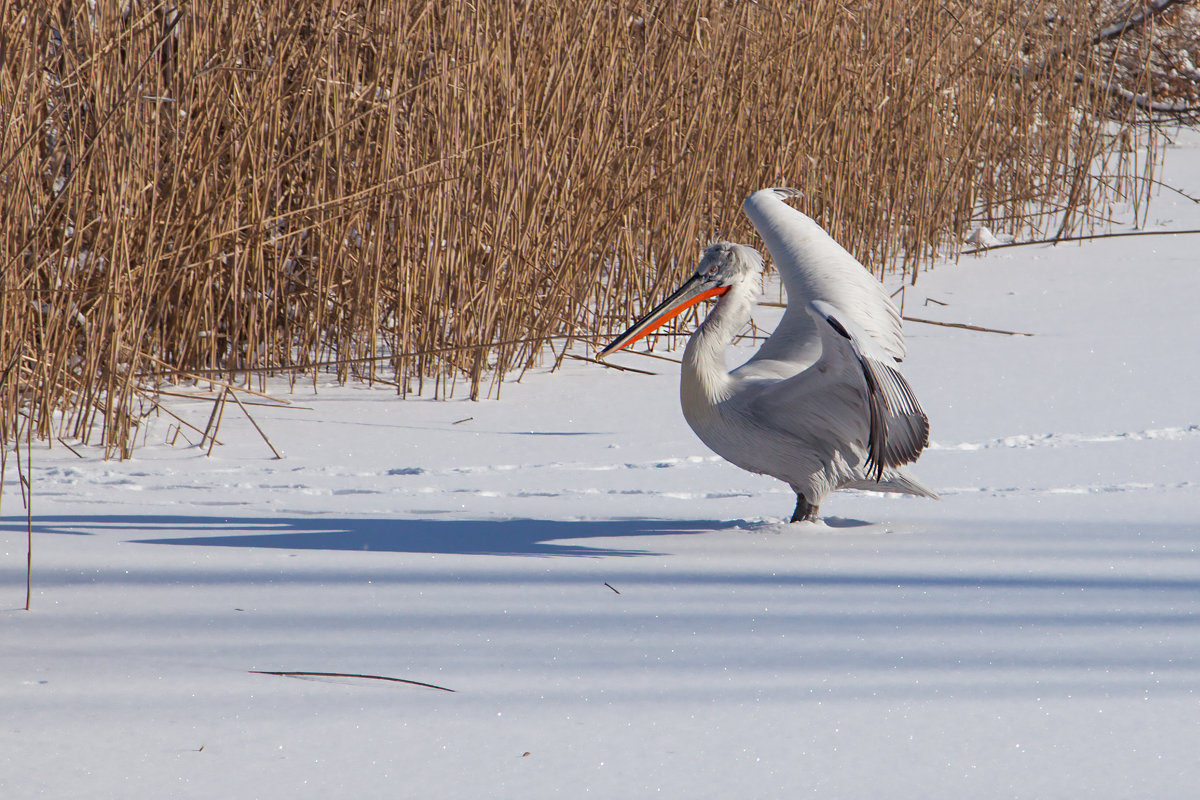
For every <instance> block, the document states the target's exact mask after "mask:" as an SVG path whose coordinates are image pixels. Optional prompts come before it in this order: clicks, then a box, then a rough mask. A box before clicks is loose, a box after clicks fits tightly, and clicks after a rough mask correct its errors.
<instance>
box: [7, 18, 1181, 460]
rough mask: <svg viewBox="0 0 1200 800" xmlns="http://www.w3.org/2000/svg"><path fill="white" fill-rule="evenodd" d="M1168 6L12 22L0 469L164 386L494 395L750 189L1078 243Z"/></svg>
mask: <svg viewBox="0 0 1200 800" xmlns="http://www.w3.org/2000/svg"><path fill="white" fill-rule="evenodd" d="M1160 5H1162V4H1161V3H1159V4H1153V5H1152V6H1148V5H1147V4H1146V3H1134V4H1133V5H1132V6H1127V5H1126V4H1122V3H1112V2H1105V3H1100V2H1095V1H1094V0H1066V1H1063V2H1056V3H1047V2H1041V1H1040V0H975V1H974V2H954V1H952V0H947V1H944V2H943V1H937V2H935V1H934V0H903V1H902V0H836V1H835V0H812V1H811V2H804V3H797V2H794V0H760V2H741V1H738V0H727V2H717V1H715V0H714V1H709V0H659V2H652V3H651V2H633V1H632V0H605V1H601V0H564V1H563V2H560V3H554V4H550V3H545V4H543V3H536V2H512V0H475V2H473V3H466V2H445V0H389V1H388V2H377V1H376V0H286V2H285V1H284V0H260V1H259V2H245V3H192V2H186V0H185V1H184V2H175V3H166V2H163V3H155V2H137V0H129V2H123V3H116V2H99V3H95V4H91V3H51V2H28V3H13V2H7V3H5V4H4V5H3V7H2V8H3V10H2V11H0V270H2V272H0V398H2V400H0V402H2V404H3V405H2V410H3V413H0V440H2V442H3V444H4V446H5V449H4V450H3V451H0V452H4V453H8V452H9V448H12V447H13V446H14V445H15V444H16V443H17V442H19V441H21V440H22V439H25V440H26V442H27V441H28V437H29V436H32V437H36V438H43V439H48V440H51V441H52V440H54V439H57V438H62V439H63V440H64V441H79V442H82V443H85V444H89V443H90V444H95V445H101V446H103V448H104V452H105V455H106V456H119V457H124V456H127V455H128V454H129V452H130V449H131V448H132V446H133V443H134V442H135V441H136V434H137V431H138V427H139V424H140V421H141V420H142V418H143V417H144V416H145V415H146V414H149V413H152V412H154V411H155V409H156V408H157V403H158V398H159V396H158V395H157V394H156V391H157V389H158V388H159V387H160V386H162V385H163V384H164V383H169V382H175V383H178V382H181V381H203V380H214V381H217V380H219V381H221V382H222V385H225V384H231V385H235V386H236V385H247V384H249V383H250V382H251V381H252V380H255V378H257V379H259V380H261V379H262V377H263V376H267V375H271V374H286V375H288V376H291V377H292V378H293V380H296V379H300V376H305V378H306V379H313V380H315V379H316V376H317V375H318V374H322V373H325V374H328V373H334V374H336V375H337V376H338V377H339V378H340V379H343V380H347V379H362V380H368V381H380V382H386V383H391V384H394V385H395V386H396V389H397V391H398V392H400V393H401V394H403V393H406V392H410V391H430V390H432V391H433V392H434V393H436V394H439V395H447V394H449V393H451V392H453V391H455V390H456V389H462V390H463V391H466V392H469V393H470V395H471V396H472V397H477V396H479V395H481V394H486V393H495V392H497V391H499V386H500V381H501V379H502V378H503V377H504V376H506V375H510V374H512V373H513V372H514V371H520V370H522V369H525V368H526V367H528V366H529V365H531V364H534V363H536V362H537V361H538V360H539V359H541V358H544V357H547V356H548V357H549V358H551V359H561V358H562V357H563V356H564V354H565V353H566V351H567V350H568V349H570V348H571V347H572V346H573V345H575V344H577V343H579V342H587V343H593V342H595V341H596V340H597V338H603V337H604V336H607V335H608V334H609V333H611V332H612V331H613V330H614V329H616V328H620V327H621V326H623V325H624V324H626V323H627V322H628V321H629V319H630V317H631V316H632V314H633V313H634V312H635V311H636V310H637V309H639V308H641V307H642V305H643V304H644V303H645V302H646V301H647V300H649V299H652V298H654V297H655V296H656V295H658V294H660V293H661V291H662V290H663V289H664V288H665V287H666V285H667V284H671V283H674V282H675V281H676V280H677V279H678V278H679V277H680V276H681V275H682V274H683V273H684V271H685V270H687V269H690V267H691V265H692V264H693V263H694V262H695V260H696V258H697V255H698V253H699V249H700V248H701V247H702V246H703V245H704V244H706V243H707V242H709V241H711V240H712V239H714V238H718V237H724V238H733V239H737V240H743V241H748V242H753V241H754V235H753V231H752V230H751V229H749V227H748V225H747V223H745V222H744V221H743V219H742V218H741V215H740V211H739V205H740V202H741V200H742V198H743V197H744V196H745V195H746V194H747V193H748V192H750V191H752V190H754V189H757V188H760V187H762V186H771V185H789V186H794V187H797V188H799V189H801V190H802V191H803V192H804V193H805V199H804V202H803V208H804V210H805V211H806V212H807V213H809V214H810V215H812V216H813V217H815V218H816V219H817V220H818V221H820V222H821V223H822V224H823V225H825V226H826V227H827V228H828V229H829V230H830V232H831V233H832V234H833V235H834V236H835V237H837V238H838V239H839V240H840V241H842V242H843V243H844V244H845V245H846V246H847V248H848V249H850V250H851V251H852V252H854V253H855V254H856V255H857V256H858V257H859V258H860V259H861V260H862V261H863V262H864V263H865V264H868V265H870V266H871V268H872V269H874V270H876V271H877V272H879V273H880V274H883V273H884V272H885V271H888V270H895V269H903V270H905V271H906V277H907V278H909V279H910V280H915V279H916V277H917V274H918V270H919V269H920V268H921V265H923V264H925V263H927V262H928V260H929V259H930V258H931V257H932V256H934V255H935V254H937V253H938V252H945V250H946V248H947V244H948V243H950V242H956V241H959V240H961V237H962V235H963V234H964V233H965V232H966V231H967V230H968V229H969V228H970V227H971V226H972V225H975V224H987V225H990V226H991V227H993V228H999V229H1004V230H1009V231H1028V232H1031V233H1043V232H1045V231H1048V230H1049V231H1061V232H1064V233H1065V232H1069V231H1076V230H1079V229H1080V228H1083V227H1086V226H1088V225H1089V224H1092V223H1093V222H1095V221H1096V219H1097V215H1098V214H1102V213H1103V211H1102V209H1103V208H1104V201H1111V200H1132V201H1134V202H1137V201H1139V200H1140V199H1141V198H1142V197H1143V193H1144V187H1145V186H1146V185H1148V181H1149V178H1150V173H1151V170H1152V168H1153V164H1154V158H1153V147H1154V142H1155V138H1154V136H1153V131H1152V130H1151V129H1149V128H1147V127H1146V126H1145V125H1142V124H1140V123H1142V122H1145V121H1147V120H1149V119H1151V118H1152V114H1153V109H1151V108H1148V107H1147V105H1146V103H1144V102H1137V98H1138V97H1141V98H1143V99H1144V98H1146V97H1153V93H1154V86H1153V85H1150V83H1149V82H1147V81H1142V80H1141V77H1140V76H1141V72H1140V71H1139V65H1144V64H1146V63H1148V61H1149V59H1150V57H1151V54H1152V52H1153V48H1152V44H1153V43H1154V42H1155V41H1156V39H1155V33H1154V31H1155V30H1156V26H1161V27H1162V28H1163V29H1167V28H1169V26H1170V24H1171V20H1172V14H1173V13H1174V11H1173V10H1172V9H1170V8H1166V7H1163V8H1159V7H1158V6H1160ZM1166 5H1167V6H1173V5H1177V4H1175V3H1168V4H1166ZM1138 9H1143V10H1144V9H1149V11H1148V13H1147V14H1146V15H1145V18H1144V19H1141V20H1140V21H1139V20H1138V19H1136V13H1137V11H1138ZM1121 20H1125V21H1131V24H1130V25H1129V32H1128V36H1129V37H1134V36H1136V37H1139V38H1138V39H1137V41H1138V42H1139V43H1138V44H1136V45H1129V46H1125V45H1123V44H1122V43H1123V42H1124V41H1125V39H1126V38H1127V32H1125V31H1122V32H1121V33H1120V34H1119V35H1116V36H1113V37H1110V38H1107V39H1103V40H1099V39H1097V34H1098V33H1099V32H1101V31H1102V30H1104V28H1105V26H1106V25H1111V24H1113V23H1119V22H1120V21H1121ZM1137 48H1141V49H1140V50H1138V49H1137ZM1195 55H1196V57H1197V58H1198V60H1200V54H1195ZM1138 81H1141V83H1138ZM1131 82H1132V83H1133V84H1135V85H1133V86H1132V87H1131V86H1130V85H1129V84H1130V83H1131ZM1122 92H1124V93H1122Z"/></svg>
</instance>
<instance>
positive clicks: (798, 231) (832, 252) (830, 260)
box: [742, 189, 905, 363]
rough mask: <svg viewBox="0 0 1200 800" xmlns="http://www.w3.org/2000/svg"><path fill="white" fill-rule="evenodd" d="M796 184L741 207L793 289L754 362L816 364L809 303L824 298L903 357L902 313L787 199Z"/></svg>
mask: <svg viewBox="0 0 1200 800" xmlns="http://www.w3.org/2000/svg"><path fill="white" fill-rule="evenodd" d="M799 194H800V193H799V192H798V191H796V190H795V189H762V190H760V191H757V192H755V193H754V194H752V195H750V196H749V197H747V198H746V201H745V203H743V205H742V210H743V211H744V212H745V213H746V216H747V217H749V219H750V221H751V222H752V223H753V224H754V227H755V228H756V229H757V230H758V233H759V235H760V236H762V238H763V241H764V242H765V243H766V245H767V249H768V250H769V251H770V252H771V259H772V260H773V261H774V262H775V268H776V269H777V270H779V275H780V277H781V278H782V279H783V285H784V287H785V288H786V289H787V293H788V304H789V305H788V310H787V311H786V312H785V313H784V315H783V319H782V320H781V321H780V323H779V325H778V326H777V327H776V329H775V333H774V334H773V335H772V336H771V338H770V339H769V340H768V341H767V342H766V343H764V345H763V346H762V348H761V349H760V350H759V352H758V354H757V355H756V356H755V357H754V358H753V359H751V362H754V361H758V360H763V359H766V360H774V361H783V362H802V363H812V356H811V354H812V346H813V344H814V343H815V340H816V338H817V331H816V330H814V328H813V320H812V317H810V316H809V314H808V309H807V308H806V306H807V305H808V303H809V302H811V301H813V300H824V301H826V302H829V303H832V304H833V305H834V306H836V307H837V308H838V309H840V314H839V317H840V318H841V319H849V320H852V321H853V322H854V323H855V324H856V326H857V327H858V328H859V329H861V330H862V331H865V332H866V334H867V335H868V336H869V337H870V338H871V339H872V340H873V341H874V342H875V344H876V345H877V346H878V347H879V348H882V350H883V351H884V352H885V353H887V354H888V355H890V356H892V358H894V359H896V360H900V359H902V358H903V357H904V353H905V348H904V332H903V330H902V329H901V324H900V312H899V311H897V310H896V306H895V305H893V303H892V301H891V299H890V298H889V297H888V296H887V292H885V291H884V289H883V286H882V285H881V284H880V282H879V281H878V280H877V279H876V278H875V276H873V275H872V274H871V273H870V272H868V271H867V270H866V268H865V267H863V265H862V264H860V263H859V262H858V260H857V259H856V258H854V256H852V255H850V253H848V252H847V251H846V250H845V249H844V248H843V247H842V246H841V245H839V244H838V243H837V242H835V241H834V240H833V238H832V237H831V236H830V235H829V234H828V233H826V232H825V231H824V229H822V228H821V226H820V225H818V224H817V223H816V222H814V221H813V220H812V219H811V218H809V217H808V216H806V215H805V214H802V213H800V212H799V211H797V210H796V209H794V208H792V207H791V206H789V205H788V204H787V203H785V202H784V199H785V198H788V197H794V196H798V195H799Z"/></svg>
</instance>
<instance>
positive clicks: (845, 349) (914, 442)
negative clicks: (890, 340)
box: [808, 300, 929, 481]
mask: <svg viewBox="0 0 1200 800" xmlns="http://www.w3.org/2000/svg"><path fill="white" fill-rule="evenodd" d="M808 308H809V311H810V313H812V314H814V315H816V316H817V317H818V318H819V320H820V321H821V322H824V324H825V325H827V326H828V327H829V328H831V329H832V330H833V331H834V333H836V334H837V336H838V337H839V338H841V339H842V340H843V341H844V344H842V343H837V344H836V345H835V346H833V347H829V348H827V349H828V350H833V351H835V352H837V351H840V352H841V354H842V355H841V357H842V358H847V359H849V358H852V359H853V360H854V361H856V362H857V364H858V366H859V369H860V370H861V371H862V376H863V381H864V382H865V383H866V393H867V406H868V411H869V419H868V429H869V431H870V433H869V435H868V440H867V461H866V464H865V466H866V470H867V473H868V474H869V475H872V477H873V478H874V479H875V480H877V481H878V480H880V478H881V477H882V476H883V470H884V468H885V467H898V466H900V465H902V464H907V463H909V462H912V461H916V460H917V457H918V456H920V455H921V451H922V450H924V449H925V446H926V445H927V444H929V417H927V416H926V415H925V412H924V411H923V410H922V409H921V404H920V403H918V402H917V398H916V395H914V394H913V391H912V387H910V386H909V385H908V381H906V380H905V379H904V376H903V375H901V374H900V372H899V371H898V370H897V369H896V367H895V361H894V359H893V358H892V357H891V354H890V353H888V352H886V351H884V350H883V348H881V347H880V346H879V345H878V344H877V343H876V342H875V341H874V339H872V338H871V336H870V335H869V334H868V333H867V332H866V331H864V330H862V328H860V327H859V326H858V325H857V324H856V323H855V321H854V320H853V319H851V318H850V317H849V316H848V315H846V314H844V313H842V312H841V311H839V309H838V308H837V307H836V306H834V305H833V304H832V303H827V302H825V301H823V300H814V301H813V302H811V303H809V304H808ZM832 338H833V337H828V336H827V337H825V338H823V340H822V343H823V344H834V342H832V341H829V340H830V339H832Z"/></svg>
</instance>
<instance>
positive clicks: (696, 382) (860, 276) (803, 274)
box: [599, 189, 937, 522]
mask: <svg viewBox="0 0 1200 800" xmlns="http://www.w3.org/2000/svg"><path fill="white" fill-rule="evenodd" d="M798 195H799V192H797V191H796V190H794V189H763V190H761V191H758V192H755V193H754V194H752V195H750V196H749V197H747V198H746V201H745V203H744V204H743V206H742V208H743V210H744V211H745V213H746V216H748V217H749V218H750V221H751V222H752V223H754V227H755V228H756V229H757V230H758V233H759V235H760V236H762V238H763V241H764V242H765V243H766V245H767V249H768V251H769V252H770V253H771V258H772V259H773V261H774V262H775V267H776V269H778V270H779V274H780V276H781V278H782V279H783V283H784V287H785V288H786V289H787V294H788V307H787V310H786V311H785V312H784V315H783V318H782V319H781V320H780V322H779V325H778V326H777V327H776V328H775V331H774V333H772V334H771V336H770V338H768V339H767V341H766V342H764V343H763V345H762V347H760V348H759V350H758V352H757V353H755V354H754V355H753V356H752V357H751V358H750V359H749V360H748V361H746V363H744V364H742V365H741V366H740V367H738V368H736V369H734V370H732V371H729V370H728V369H727V368H726V365H725V350H726V349H727V347H728V346H729V344H730V342H731V340H732V339H733V337H734V336H736V335H737V334H738V333H739V331H741V329H742V328H743V327H744V326H745V324H746V322H747V321H748V320H749V319H750V312H751V309H752V308H753V306H754V303H755V301H756V300H757V297H758V291H759V285H760V283H761V280H760V276H761V274H762V267H763V262H762V256H761V255H760V254H759V253H758V251H757V250H755V249H754V248H752V247H749V246H747V245H743V244H734V243H732V242H717V243H715V244H712V245H709V247H708V248H707V249H706V250H705V251H704V256H703V258H702V259H701V261H700V265H699V267H698V268H697V270H696V273H695V274H694V275H693V276H692V277H690V278H689V279H688V280H687V281H686V282H685V283H684V284H683V285H682V286H680V287H679V289H677V290H676V291H675V292H674V293H673V294H672V295H671V296H670V297H668V298H667V299H666V300H665V301H664V302H662V303H661V304H659V305H658V306H656V307H655V308H654V309H653V310H652V311H650V313H648V314H646V315H645V316H644V317H642V319H640V320H638V321H637V322H636V323H634V325H633V326H632V327H631V328H630V329H629V330H627V331H626V332H625V333H623V334H621V335H620V336H619V337H617V338H616V339H615V340H613V342H612V343H611V344H609V345H608V346H607V347H605V348H604V349H603V350H602V351H601V352H600V354H599V356H600V358H604V357H605V356H607V355H609V354H610V353H613V352H616V351H617V350H621V349H623V348H625V347H628V346H629V345H631V344H633V343H634V342H636V341H637V340H638V339H641V338H642V337H644V336H646V335H647V334H648V333H650V332H651V331H653V330H654V329H655V328H657V327H659V326H660V325H662V324H663V323H665V322H666V321H667V320H669V319H671V318H672V317H674V316H676V315H678V314H679V313H681V312H682V311H684V310H685V309H687V308H689V307H691V306H693V305H695V304H696V303H698V302H700V301H702V300H705V299H709V298H717V302H716V305H715V306H714V307H713V309H712V311H711V312H709V314H708V316H707V317H706V318H705V320H704V322H703V323H702V324H701V325H700V327H699V328H698V329H697V330H696V332H695V333H694V334H692V336H691V338H690V339H689V340H688V343H687V347H686V349H685V350H684V352H683V369H682V374H681V377H680V387H679V395H680V402H681V405H682V406H683V416H684V418H685V419H686V420H687V422H688V425H690V426H691V428H692V430H693V431H695V433H696V435H697V436H699V437H700V440H701V441H703V442H704V444H706V445H707V446H708V447H709V448H711V449H712V450H713V452H715V453H717V454H718V455H720V456H721V457H723V458H724V459H725V460H727V461H729V462H731V463H733V464H735V465H737V466H739V467H741V468H742V469H745V470H749V471H750V472H755V473H760V474H763V475H771V476H774V477H775V478H778V479H779V480H781V481H784V482H785V483H787V484H788V485H789V486H790V487H791V488H792V489H793V490H794V491H795V492H796V508H795V511H794V512H793V514H792V520H791V521H792V522H799V521H812V520H816V519H818V514H819V508H820V505H821V502H822V501H823V500H824V499H825V498H826V497H827V496H829V494H830V493H832V492H834V491H836V490H837V489H843V488H855V489H865V490H868V491H876V492H904V493H907V494H914V495H921V496H924V497H934V498H936V497H937V495H936V494H935V493H934V492H933V491H932V490H931V489H929V488H927V487H925V486H924V485H922V484H921V482H920V481H918V480H917V479H916V478H915V477H914V476H912V475H911V474H909V473H908V472H907V471H906V470H905V469H904V465H905V464H907V463H910V462H912V461H915V460H916V459H917V457H918V456H919V455H920V454H921V451H922V450H923V449H924V448H925V445H926V444H927V443H928V441H929V420H928V418H927V417H926V415H925V412H924V411H922V410H921V407H920V405H919V404H918V402H917V400H916V397H915V395H914V394H913V392H912V389H911V388H910V387H909V385H908V382H907V381H905V379H904V377H903V376H902V375H901V374H900V373H899V371H898V370H897V369H896V364H897V363H898V362H899V361H900V360H901V359H902V358H903V357H904V354H905V348H904V334H903V331H902V330H901V325H900V314H899V312H898V311H897V310H896V307H895V306H894V305H893V304H892V302H891V299H890V298H889V297H888V296H887V294H886V293H885V292H884V290H883V287H882V285H881V284H880V283H879V281H878V280H876V279H875V278H874V276H872V275H871V274H870V273H869V272H868V271H867V270H866V269H865V268H864V267H863V266H862V265H861V264H860V263H858V261H857V260H856V259H855V258H854V257H853V256H852V255H850V253H848V252H847V251H846V250H845V249H843V248H842V247H841V246H840V245H839V244H838V243H837V242H835V241H834V240H833V239H832V238H831V237H830V236H829V234H827V233H826V232H825V231H824V230H823V229H822V228H821V227H820V226H819V225H817V224H816V223H815V222H814V221H813V220H812V219H810V218H809V217H807V216H806V215H804V214H802V213H800V212H799V211H797V210H796V209H794V208H792V207H791V206H789V205H788V204H787V203H786V202H784V201H785V200H786V199H787V198H789V197H794V196H798Z"/></svg>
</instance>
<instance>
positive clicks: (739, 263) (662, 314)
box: [598, 242, 762, 358]
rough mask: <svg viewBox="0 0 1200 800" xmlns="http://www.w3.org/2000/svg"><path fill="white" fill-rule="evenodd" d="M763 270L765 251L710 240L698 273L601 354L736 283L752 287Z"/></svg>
mask: <svg viewBox="0 0 1200 800" xmlns="http://www.w3.org/2000/svg"><path fill="white" fill-rule="evenodd" d="M761 273H762V255H760V254H759V252H758V251H757V250H755V249H754V248H753V247H749V246H747V245H744V244H735V243H733V242H715V243H713V244H710V245H709V246H708V247H706V248H704V256H703V257H702V258H701V259H700V265H699V266H698V267H697V268H696V273H695V274H694V275H692V277H690V278H688V279H687V280H686V281H684V283H683V285H682V286H680V287H679V288H678V289H676V290H675V291H674V292H672V293H671V296H670V297H668V298H667V299H666V300H664V301H663V302H661V303H659V304H658V305H657V306H655V307H654V309H653V310H651V311H650V313H648V314H646V315H645V316H644V317H642V318H641V319H640V320H638V321H637V322H635V323H634V324H633V326H632V327H631V328H630V329H629V330H627V331H625V332H624V333H622V334H621V335H620V336H618V337H617V338H616V339H614V340H613V341H612V342H611V343H610V344H609V345H608V346H607V347H605V348H604V349H603V350H601V351H600V354H599V356H598V357H599V358H604V357H605V356H607V355H608V354H609V353H615V352H616V351H618V350H622V349H624V348H626V347H628V346H629V345H631V344H633V343H634V342H636V341H637V340H638V339H641V338H643V337H645V336H646V335H647V334H649V333H650V332H652V331H653V330H655V329H656V328H658V327H659V326H661V325H663V324H664V323H666V322H668V321H669V320H671V319H674V318H675V317H677V316H679V315H680V314H682V313H683V312H684V311H686V310H687V309H689V308H691V307H692V306H694V305H696V304H697V303H699V302H700V301H701V300H707V299H709V298H710V297H720V296H721V295H723V294H725V293H726V292H728V291H729V290H730V289H733V288H735V287H736V288H742V287H747V288H751V290H752V287H753V286H754V285H755V282H756V281H757V280H758V277H759V275H760V274H761Z"/></svg>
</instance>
